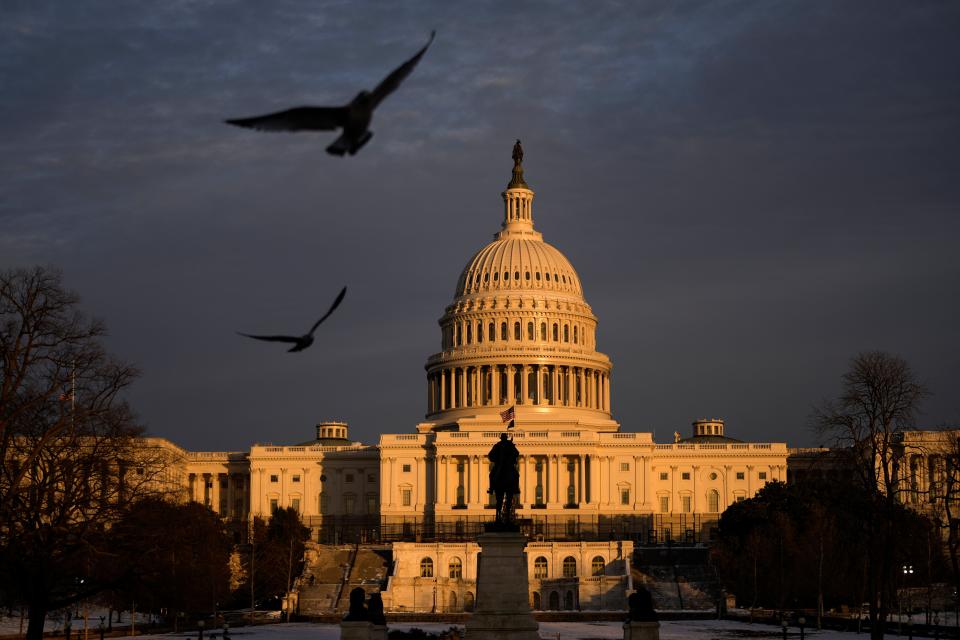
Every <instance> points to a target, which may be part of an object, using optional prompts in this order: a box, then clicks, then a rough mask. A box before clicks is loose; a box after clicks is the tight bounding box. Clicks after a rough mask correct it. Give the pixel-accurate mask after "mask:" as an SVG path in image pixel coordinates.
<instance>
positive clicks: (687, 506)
mask: <svg viewBox="0 0 960 640" xmlns="http://www.w3.org/2000/svg"><path fill="white" fill-rule="evenodd" d="M692 502H693V501H692V500H691V499H690V496H680V504H681V506H682V508H683V512H684V513H690V511H691V506H692V504H691V503H692Z"/></svg>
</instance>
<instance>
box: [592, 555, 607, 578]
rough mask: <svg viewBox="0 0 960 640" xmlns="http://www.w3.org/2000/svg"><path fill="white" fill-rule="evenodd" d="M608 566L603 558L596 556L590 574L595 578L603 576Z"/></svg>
mask: <svg viewBox="0 0 960 640" xmlns="http://www.w3.org/2000/svg"><path fill="white" fill-rule="evenodd" d="M606 566H607V563H606V562H605V561H604V559H603V556H594V557H593V561H592V562H591V563H590V572H591V573H592V574H593V575H595V576H602V575H603V570H604V568H605V567H606Z"/></svg>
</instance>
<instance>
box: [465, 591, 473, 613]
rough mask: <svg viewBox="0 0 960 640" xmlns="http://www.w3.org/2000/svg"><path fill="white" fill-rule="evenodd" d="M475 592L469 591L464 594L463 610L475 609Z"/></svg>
mask: <svg viewBox="0 0 960 640" xmlns="http://www.w3.org/2000/svg"><path fill="white" fill-rule="evenodd" d="M473 601H474V598H473V592H472V591H467V592H466V593H465V594H463V610H464V611H473Z"/></svg>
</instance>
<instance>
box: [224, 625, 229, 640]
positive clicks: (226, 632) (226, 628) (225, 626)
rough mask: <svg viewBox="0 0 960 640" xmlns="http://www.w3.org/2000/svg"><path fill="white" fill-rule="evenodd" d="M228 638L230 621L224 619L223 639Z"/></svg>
mask: <svg viewBox="0 0 960 640" xmlns="http://www.w3.org/2000/svg"><path fill="white" fill-rule="evenodd" d="M229 638H230V623H229V622H227V621H226V620H224V621H223V640H229Z"/></svg>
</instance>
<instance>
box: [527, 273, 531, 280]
mask: <svg viewBox="0 0 960 640" xmlns="http://www.w3.org/2000/svg"><path fill="white" fill-rule="evenodd" d="M527 282H530V272H529V271H527Z"/></svg>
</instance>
